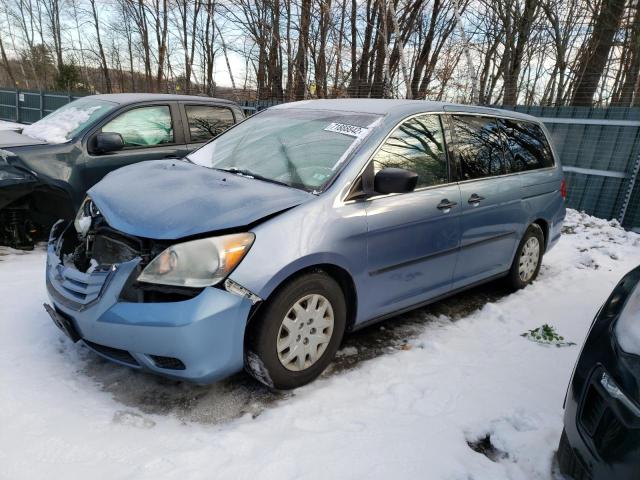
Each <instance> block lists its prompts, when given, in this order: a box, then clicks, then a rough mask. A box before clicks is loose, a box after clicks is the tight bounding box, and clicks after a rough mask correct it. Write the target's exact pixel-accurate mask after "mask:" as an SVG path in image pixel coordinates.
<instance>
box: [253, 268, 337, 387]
mask: <svg viewBox="0 0 640 480" xmlns="http://www.w3.org/2000/svg"><path fill="white" fill-rule="evenodd" d="M345 325H346V304H345V299H344V295H343V293H342V289H341V288H340V285H338V283H337V282H336V281H335V280H333V279H332V278H331V277H330V276H329V275H327V274H326V273H324V272H313V273H308V274H304V275H302V276H300V277H298V278H295V279H294V280H292V281H290V282H289V283H287V284H286V285H285V286H284V287H282V288H281V289H280V290H278V291H277V292H276V293H275V294H274V296H273V298H271V299H269V300H268V301H267V303H266V305H264V310H263V312H262V313H261V315H260V316H259V318H257V319H256V320H255V322H254V323H253V325H251V326H250V330H249V332H248V337H247V352H246V357H245V367H246V369H247V371H248V372H249V373H250V374H251V375H252V376H253V377H254V378H256V379H257V380H259V381H260V382H262V383H264V384H265V385H267V386H269V387H271V388H275V389H278V390H288V389H292V388H297V387H300V386H302V385H305V384H307V383H309V382H311V381H312V380H314V379H315V378H316V377H318V376H319V375H320V374H321V373H322V372H323V371H324V370H325V369H326V368H327V366H328V365H329V363H331V360H333V357H334V356H335V353H336V351H337V350H338V347H339V346H340V342H341V341H342V336H343V334H344V330H345Z"/></svg>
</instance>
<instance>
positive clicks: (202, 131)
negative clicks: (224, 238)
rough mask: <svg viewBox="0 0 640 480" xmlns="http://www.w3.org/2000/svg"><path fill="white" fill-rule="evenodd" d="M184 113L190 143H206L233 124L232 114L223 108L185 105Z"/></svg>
mask: <svg viewBox="0 0 640 480" xmlns="http://www.w3.org/2000/svg"><path fill="white" fill-rule="evenodd" d="M185 111H186V114H187V121H188V122H189V137H190V138H191V141H192V142H206V141H208V140H210V139H212V138H213V137H217V136H218V135H220V134H221V133H222V132H224V131H225V130H226V129H227V128H229V127H230V126H231V125H233V123H234V119H233V113H231V110H230V109H228V108H225V107H212V106H208V105H186V106H185Z"/></svg>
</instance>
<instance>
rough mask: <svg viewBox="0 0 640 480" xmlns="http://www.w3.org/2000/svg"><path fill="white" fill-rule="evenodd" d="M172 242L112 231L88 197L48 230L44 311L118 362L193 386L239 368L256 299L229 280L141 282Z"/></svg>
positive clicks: (69, 332)
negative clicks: (73, 214) (72, 216)
mask: <svg viewBox="0 0 640 480" xmlns="http://www.w3.org/2000/svg"><path fill="white" fill-rule="evenodd" d="M184 243H185V242H183V244H184ZM186 243H188V242H186ZM175 245H179V244H176V243H175V241H160V240H153V239H149V238H143V237H136V236H133V235H129V234H126V233H123V232H120V231H117V230H115V229H114V228H112V227H111V226H110V225H109V224H108V223H107V222H106V220H105V218H104V217H103V216H102V214H101V213H100V211H99V210H98V209H97V208H96V206H95V204H93V202H92V201H91V200H90V199H87V200H85V202H84V203H83V205H82V208H81V210H80V212H79V214H78V216H77V218H76V219H75V221H74V222H71V221H59V222H57V223H56V224H55V225H54V226H53V228H52V229H51V236H50V238H49V244H48V248H47V250H48V255H47V271H46V280H47V291H48V293H49V297H50V300H51V305H45V309H46V310H47V311H48V313H49V315H50V316H51V317H52V319H53V321H54V323H55V324H56V325H57V326H58V328H60V329H61V330H62V331H63V332H65V333H66V334H67V335H68V336H69V338H71V339H72V340H73V341H82V342H83V343H84V344H85V345H86V346H87V347H88V348H90V349H91V350H93V351H94V352H96V353H97V354H99V355H101V356H102V357H104V358H106V359H108V360H111V361H114V362H116V363H120V364H122V365H126V366H129V367H133V368H140V369H144V370H147V371H151V372H154V373H157V374H161V375H165V376H168V377H171V378H176V379H183V380H189V381H192V382H196V383H211V382H213V381H216V380H218V379H220V378H224V377H226V376H228V375H229V374H232V373H235V372H237V371H239V370H241V369H242V367H243V365H244V350H243V348H244V333H245V326H246V323H247V321H248V318H249V317H250V315H251V312H252V311H253V310H254V307H255V306H256V305H255V302H257V301H259V300H260V299H258V298H257V297H255V295H252V294H251V292H249V291H248V290H246V289H242V287H241V286H239V285H236V284H231V283H230V285H229V286H228V287H227V285H226V284H224V282H221V283H219V284H217V285H216V286H205V287H193V286H188V287H187V286H178V285H162V284H154V283H147V282H143V281H140V280H139V277H140V276H141V274H142V272H143V271H144V270H145V269H146V268H147V267H149V265H151V264H152V263H153V262H154V260H155V259H157V258H158V257H160V258H162V253H163V252H165V251H167V250H169V249H170V248H171V247H172V246H175Z"/></svg>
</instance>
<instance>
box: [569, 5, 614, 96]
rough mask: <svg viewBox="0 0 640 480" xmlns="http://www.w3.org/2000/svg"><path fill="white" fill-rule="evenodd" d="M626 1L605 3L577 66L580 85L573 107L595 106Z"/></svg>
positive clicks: (577, 86) (578, 83)
mask: <svg viewBox="0 0 640 480" xmlns="http://www.w3.org/2000/svg"><path fill="white" fill-rule="evenodd" d="M625 1H626V0H602V5H601V7H600V11H599V12H598V14H597V17H596V19H595V25H594V27H593V32H592V33H591V37H590V38H589V40H588V42H587V45H586V48H585V50H584V51H583V52H582V57H581V59H580V61H579V63H578V68H577V82H576V86H575V89H574V91H573V97H572V99H571V104H572V105H574V106H584V107H588V106H591V105H592V102H593V96H594V94H595V93H596V90H597V88H598V84H599V83H600V78H601V77H602V73H603V71H604V68H605V66H606V64H607V61H608V59H609V52H610V51H611V47H612V46H613V39H614V36H615V33H616V30H617V29H618V26H619V25H620V20H621V19H622V14H623V12H624V7H625Z"/></svg>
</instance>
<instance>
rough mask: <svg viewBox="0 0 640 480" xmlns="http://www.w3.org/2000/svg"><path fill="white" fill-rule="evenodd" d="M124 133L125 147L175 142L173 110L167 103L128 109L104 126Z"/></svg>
mask: <svg viewBox="0 0 640 480" xmlns="http://www.w3.org/2000/svg"><path fill="white" fill-rule="evenodd" d="M102 131H103V132H113V133H119V134H120V135H122V139H123V140H124V145H125V147H151V146H154V145H162V144H166V143H174V140H173V125H172V123H171V111H170V109H169V107H168V106H167V105H154V106H151V107H139V108H134V109H133V110H128V111H126V112H124V113H123V114H121V115H119V116H118V117H116V118H114V119H113V120H111V121H110V122H108V123H107V124H106V125H105V126H104V127H102Z"/></svg>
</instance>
